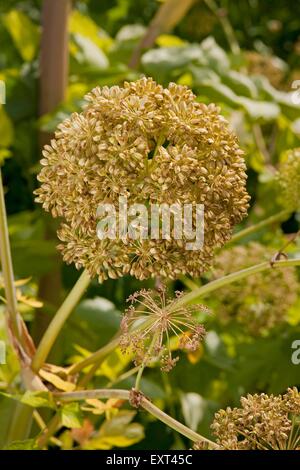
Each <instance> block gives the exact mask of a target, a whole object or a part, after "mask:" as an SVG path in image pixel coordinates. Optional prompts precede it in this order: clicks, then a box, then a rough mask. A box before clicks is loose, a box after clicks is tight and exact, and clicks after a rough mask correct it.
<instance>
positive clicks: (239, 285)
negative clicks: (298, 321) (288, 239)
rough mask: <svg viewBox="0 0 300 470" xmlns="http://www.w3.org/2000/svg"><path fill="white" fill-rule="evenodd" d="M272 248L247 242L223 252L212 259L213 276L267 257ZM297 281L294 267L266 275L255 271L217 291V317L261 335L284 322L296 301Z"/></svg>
mask: <svg viewBox="0 0 300 470" xmlns="http://www.w3.org/2000/svg"><path fill="white" fill-rule="evenodd" d="M273 255H274V251H272V250H270V249H269V248H267V247H265V246H263V245H261V244H259V243H249V244H248V245H246V246H236V247H233V248H231V249H229V250H225V251H223V252H222V253H221V254H220V255H219V256H217V258H216V262H215V270H214V273H215V276H217V277H221V276H224V275H227V274H230V273H232V272H235V271H239V270H241V269H245V268H248V267H250V266H252V265H255V264H259V263H262V262H263V261H268V260H271V259H272V257H273ZM297 290H298V281H297V274H296V271H295V269H294V268H292V267H290V268H286V269H272V270H270V271H269V273H268V276H266V275H265V273H257V274H254V275H252V276H249V277H247V278H246V279H243V280H241V281H237V282H235V283H234V284H232V285H230V286H229V287H223V288H221V289H219V290H218V307H217V318H218V319H219V320H220V321H221V322H223V323H228V322H230V321H232V320H235V321H237V322H238V323H239V324H241V325H242V326H243V327H244V329H245V331H247V332H248V333H250V334H251V335H253V336H258V335H264V334H266V333H267V332H268V331H269V330H270V329H272V328H273V327H275V326H276V325H280V324H281V323H283V322H285V321H286V318H287V311H288V309H289V308H290V307H291V306H292V305H293V304H294V303H295V301H296V300H297Z"/></svg>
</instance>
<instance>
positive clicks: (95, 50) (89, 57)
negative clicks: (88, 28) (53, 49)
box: [74, 34, 109, 69]
mask: <svg viewBox="0 0 300 470" xmlns="http://www.w3.org/2000/svg"><path fill="white" fill-rule="evenodd" d="M74 40H75V42H76V44H77V45H78V46H79V48H80V52H77V53H76V58H77V60H78V61H79V62H80V63H87V64H90V65H93V66H94V67H97V68H98V69H106V68H107V67H108V66H109V61H108V58H107V57H106V55H105V54H104V52H103V51H102V50H101V49H100V48H99V47H98V46H97V44H95V43H94V42H93V41H92V40H91V39H89V38H87V37H84V36H82V35H81V34H74Z"/></svg>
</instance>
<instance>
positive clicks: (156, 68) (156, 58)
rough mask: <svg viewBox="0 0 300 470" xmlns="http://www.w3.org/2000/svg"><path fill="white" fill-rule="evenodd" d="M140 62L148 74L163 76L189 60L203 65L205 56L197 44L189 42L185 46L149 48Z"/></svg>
mask: <svg viewBox="0 0 300 470" xmlns="http://www.w3.org/2000/svg"><path fill="white" fill-rule="evenodd" d="M141 62H142V65H143V68H144V70H145V71H146V72H147V73H148V74H149V75H154V76H155V77H163V78H165V76H166V75H167V74H168V73H170V72H171V71H172V70H175V69H182V68H183V67H184V66H186V65H187V64H190V63H191V62H196V63H199V64H203V65H204V64H205V63H206V58H205V56H204V53H203V51H202V50H201V48H200V46H199V45H197V44H191V45H189V46H186V47H160V48H159V49H150V50H149V51H147V52H146V53H145V54H144V55H143V56H142V59H141Z"/></svg>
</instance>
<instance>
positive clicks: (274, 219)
mask: <svg viewBox="0 0 300 470" xmlns="http://www.w3.org/2000/svg"><path fill="white" fill-rule="evenodd" d="M290 215H291V211H288V210H283V211H281V212H278V213H277V214H275V215H271V217H268V218H267V219H264V220H262V221H261V222H258V223H257V224H255V225H251V227H247V228H245V229H243V230H240V231H239V232H237V233H235V234H234V235H233V236H232V237H231V240H230V241H229V243H236V242H237V241H239V240H241V238H244V237H247V236H248V235H251V234H252V233H255V232H258V231H259V230H261V229H262V228H265V227H268V226H269V225H273V224H275V223H278V222H283V221H284V220H287V219H288V218H289V216H290Z"/></svg>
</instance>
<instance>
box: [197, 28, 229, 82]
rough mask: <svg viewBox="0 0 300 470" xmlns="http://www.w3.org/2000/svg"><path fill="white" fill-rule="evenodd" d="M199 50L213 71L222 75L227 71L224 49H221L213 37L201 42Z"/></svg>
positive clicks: (227, 65)
mask: <svg viewBox="0 0 300 470" xmlns="http://www.w3.org/2000/svg"><path fill="white" fill-rule="evenodd" d="M200 48H201V50H202V51H203V54H204V57H205V59H206V64H207V65H208V66H209V67H211V68H212V69H213V70H215V71H217V72H219V73H224V71H225V70H229V67H230V62H229V59H228V56H227V54H226V52H225V51H224V49H222V48H221V47H220V46H219V45H218V44H217V43H216V41H215V39H214V38H213V37H208V38H206V39H204V41H202V43H201V44H200Z"/></svg>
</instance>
